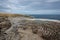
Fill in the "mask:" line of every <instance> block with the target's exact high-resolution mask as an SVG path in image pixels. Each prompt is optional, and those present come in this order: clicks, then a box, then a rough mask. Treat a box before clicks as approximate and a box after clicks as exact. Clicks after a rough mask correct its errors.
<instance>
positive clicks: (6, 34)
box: [0, 14, 60, 40]
mask: <svg viewBox="0 0 60 40" xmlns="http://www.w3.org/2000/svg"><path fill="white" fill-rule="evenodd" d="M4 15H5V16H3V14H2V16H0V19H1V20H0V40H60V23H58V22H51V21H41V20H39V21H38V20H34V21H32V20H26V19H28V18H29V19H30V17H27V16H24V17H23V16H22V15H21V16H20V15H19V16H17V15H15V16H14V14H9V15H8V14H7V15H6V14H4ZM11 15H13V16H11ZM31 19H32V18H31Z"/></svg>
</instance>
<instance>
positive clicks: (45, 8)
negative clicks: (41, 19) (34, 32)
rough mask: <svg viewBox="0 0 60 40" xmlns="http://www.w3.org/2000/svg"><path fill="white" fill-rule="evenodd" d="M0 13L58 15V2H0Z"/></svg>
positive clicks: (59, 6)
mask: <svg viewBox="0 0 60 40" xmlns="http://www.w3.org/2000/svg"><path fill="white" fill-rule="evenodd" d="M0 12H10V13H19V14H60V0H0Z"/></svg>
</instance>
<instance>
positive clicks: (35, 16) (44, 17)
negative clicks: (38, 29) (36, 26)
mask: <svg viewBox="0 0 60 40" xmlns="http://www.w3.org/2000/svg"><path fill="white" fill-rule="evenodd" d="M30 16H32V17H34V18H41V19H53V20H60V14H58V15H57V14H55V15H46V14H45V15H40V14H36V15H34V14H33V15H30Z"/></svg>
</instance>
